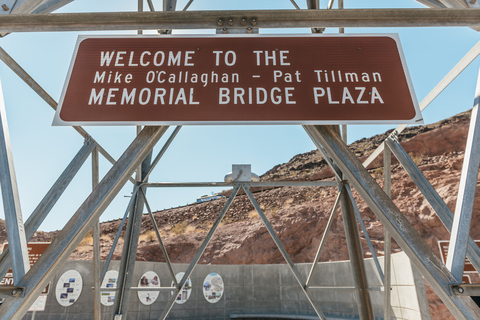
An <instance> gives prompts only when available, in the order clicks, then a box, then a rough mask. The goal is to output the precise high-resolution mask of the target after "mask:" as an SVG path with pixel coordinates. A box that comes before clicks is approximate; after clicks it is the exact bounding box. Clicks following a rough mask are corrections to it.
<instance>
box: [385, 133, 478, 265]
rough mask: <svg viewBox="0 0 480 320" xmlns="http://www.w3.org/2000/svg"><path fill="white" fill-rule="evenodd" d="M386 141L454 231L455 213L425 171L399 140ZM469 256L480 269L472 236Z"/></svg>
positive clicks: (435, 209)
mask: <svg viewBox="0 0 480 320" xmlns="http://www.w3.org/2000/svg"><path fill="white" fill-rule="evenodd" d="M385 143H386V145H387V146H388V148H389V149H390V150H391V151H392V152H393V154H394V155H395V157H396V158H397V160H398V162H400V164H401V165H402V166H403V168H404V169H405V171H406V172H407V173H408V175H409V176H410V178H412V180H413V182H414V183H415V185H416V186H417V188H418V189H419V190H420V192H421V193H422V194H423V196H424V197H425V199H426V200H427V201H428V203H429V204H430V206H432V208H433V210H434V211H435V213H436V214H437V216H438V218H439V219H440V221H442V223H443V225H444V226H445V228H446V229H447V230H448V232H452V225H453V213H452V211H451V210H450V208H449V207H448V206H447V204H446V203H445V201H443V199H442V198H441V197H440V196H439V195H438V193H437V191H435V188H433V186H432V185H431V184H430V182H429V181H428V180H427V178H425V176H424V175H423V173H422V172H421V171H420V169H418V167H417V166H416V165H415V163H414V162H413V160H412V159H411V158H410V156H409V155H408V153H407V152H406V151H405V149H403V148H402V146H401V145H400V143H399V142H398V141H397V140H394V139H392V138H388V139H387V140H385ZM467 256H468V259H469V260H470V262H471V263H472V265H473V266H474V267H475V269H476V270H477V271H478V270H480V248H479V247H478V245H477V244H476V243H475V240H473V239H472V238H471V237H469V239H468V248H467Z"/></svg>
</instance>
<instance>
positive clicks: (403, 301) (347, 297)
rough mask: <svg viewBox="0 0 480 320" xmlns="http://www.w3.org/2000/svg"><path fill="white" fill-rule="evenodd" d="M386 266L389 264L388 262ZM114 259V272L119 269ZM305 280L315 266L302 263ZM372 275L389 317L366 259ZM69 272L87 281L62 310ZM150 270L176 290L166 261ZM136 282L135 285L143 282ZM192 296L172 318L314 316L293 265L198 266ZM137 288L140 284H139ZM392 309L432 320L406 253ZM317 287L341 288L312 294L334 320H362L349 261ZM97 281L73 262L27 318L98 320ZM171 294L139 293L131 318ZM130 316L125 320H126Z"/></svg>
mask: <svg viewBox="0 0 480 320" xmlns="http://www.w3.org/2000/svg"><path fill="white" fill-rule="evenodd" d="M381 263H382V264H383V262H382V260H381ZM118 266H119V262H118V261H113V262H112V264H111V266H110V269H115V270H118ZM297 266H298V269H299V271H300V273H301V274H302V277H304V279H306V276H307V274H308V272H309V269H310V267H311V265H310V264H299V265H297ZM366 266H367V274H368V279H369V286H370V287H371V288H372V290H371V291H370V294H371V298H372V302H373V308H374V312H375V317H376V318H377V319H383V291H381V282H380V280H379V277H378V275H377V272H376V270H375V269H374V268H375V267H374V264H373V261H372V260H371V259H367V260H366ZM186 269H187V265H185V264H175V265H174V270H175V272H181V271H185V270H186ZM68 270H77V271H78V272H79V273H80V274H81V276H82V279H83V290H82V293H81V295H80V296H79V298H78V299H77V300H76V301H75V303H73V304H72V305H71V306H68V307H64V306H61V305H60V304H59V303H58V302H57V299H56V297H55V294H56V292H55V291H56V290H55V288H56V285H57V282H58V280H59V278H60V276H61V275H62V274H63V273H64V272H65V271H68ZM147 271H154V272H156V273H157V274H158V275H159V277H160V281H161V285H162V287H166V286H170V284H171V281H172V279H171V277H170V274H169V272H168V270H167V267H166V265H165V264H164V263H153V262H151V263H148V262H137V263H136V265H135V274H134V279H138V280H139V279H140V278H141V277H142V275H143V274H144V273H145V272H147ZM211 272H216V273H218V274H219V275H220V276H221V277H222V279H223V282H224V285H225V289H224V293H223V296H222V298H221V299H220V300H219V301H218V302H217V303H209V302H207V300H206V299H205V297H204V295H203V282H204V279H205V277H206V276H207V275H208V274H209V273H211ZM138 280H135V281H138ZM191 281H192V292H191V296H190V297H189V299H188V301H186V302H185V303H184V304H175V305H174V307H173V308H172V311H171V313H170V315H169V317H168V319H229V318H230V315H232V314H236V315H238V314H244V313H248V314H254V313H262V314H290V315H310V316H314V315H315V312H314V311H313V309H312V307H311V305H310V303H309V302H308V300H307V298H306V296H305V295H304V294H303V292H302V290H301V289H300V288H299V286H298V283H297V282H296V280H295V278H294V277H293V275H292V273H291V271H290V269H289V268H288V266H287V265H233V266H232V265H198V266H197V267H196V268H195V270H194V272H193V274H192V276H191ZM136 285H137V284H136V283H135V284H134V286H136ZM392 285H393V287H392V307H393V314H394V316H395V319H415V320H417V319H430V316H429V313H428V304H427V300H426V296H425V288H424V286H423V279H422V277H421V275H419V273H418V271H416V270H415V269H414V268H412V265H411V264H410V261H409V260H408V258H407V257H406V256H405V254H403V253H400V254H395V255H393V274H392ZM311 286H328V287H337V288H328V289H315V290H313V289H312V290H311V291H312V296H313V299H314V300H315V301H317V302H318V303H319V306H320V308H321V309H322V311H323V312H324V313H325V314H326V315H327V316H328V317H332V319H333V318H341V319H344V318H347V319H351V318H356V317H357V306H356V302H355V293H354V290H353V289H351V288H345V287H352V286H353V280H352V276H351V269H350V263H349V262H348V261H341V262H331V263H320V264H319V265H318V267H317V268H316V270H315V274H314V277H313V280H312V283H311ZM92 287H93V277H92V262H91V261H68V262H67V263H66V264H65V265H64V266H63V267H62V270H61V271H60V272H59V274H58V275H57V276H56V277H55V279H54V280H53V282H52V284H51V288H50V292H49V294H48V296H47V303H46V308H45V311H37V312H35V314H33V312H28V314H27V315H26V316H25V317H24V319H26V320H31V319H32V318H34V319H35V320H47V319H48V320H53V319H55V320H81V319H89V320H90V319H93V291H92ZM170 297H171V293H170V292H165V291H162V292H160V295H159V296H158V298H157V299H156V301H155V302H154V303H153V304H151V305H148V306H147V305H144V304H142V303H140V300H139V298H138V295H137V293H136V292H132V293H131V295H130V301H129V309H128V315H127V319H129V320H135V319H142V320H146V319H158V317H159V316H160V314H161V312H162V309H163V308H164V306H165V304H166V302H167V301H168V300H169V299H170ZM102 319H113V306H109V307H106V306H102ZM124 319H125V317H123V318H122V320H124Z"/></svg>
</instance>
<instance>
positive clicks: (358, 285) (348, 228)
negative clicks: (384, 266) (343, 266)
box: [340, 185, 383, 320]
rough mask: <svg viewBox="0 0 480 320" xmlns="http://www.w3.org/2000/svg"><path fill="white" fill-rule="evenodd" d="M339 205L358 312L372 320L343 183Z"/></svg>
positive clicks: (352, 215) (359, 248) (354, 224)
mask: <svg viewBox="0 0 480 320" xmlns="http://www.w3.org/2000/svg"><path fill="white" fill-rule="evenodd" d="M340 205H341V207H342V217H343V225H344V227H345V236H346V239H347V247H348V255H349V257H350V264H351V266H352V274H353V281H354V283H355V291H356V296H357V307H358V314H359V316H360V319H362V320H367V319H370V320H373V319H374V318H375V316H374V314H373V309H372V301H371V299H370V293H369V292H368V289H367V288H368V281H367V273H366V271H365V261H364V260H363V251H362V243H361V242H360V234H359V232H358V227H357V221H356V220H355V213H354V211H353V210H354V209H353V204H352V198H351V196H350V193H349V192H348V189H347V187H346V186H345V185H344V186H343V187H342V191H341V193H340ZM382 276H383V274H382ZM382 281H383V279H382Z"/></svg>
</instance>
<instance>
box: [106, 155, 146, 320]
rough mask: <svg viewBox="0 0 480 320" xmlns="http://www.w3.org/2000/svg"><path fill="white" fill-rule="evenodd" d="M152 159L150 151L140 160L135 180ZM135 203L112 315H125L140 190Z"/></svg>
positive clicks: (140, 209)
mask: <svg viewBox="0 0 480 320" xmlns="http://www.w3.org/2000/svg"><path fill="white" fill-rule="evenodd" d="M151 161H152V153H151V152H150V153H149V154H148V156H147V157H146V158H145V160H144V161H143V162H142V165H141V167H140V172H138V171H137V178H136V180H138V181H140V182H139V184H140V183H141V182H143V179H144V177H145V176H146V174H147V173H148V172H149V170H150V166H151ZM134 202H135V205H134V207H133V208H132V210H131V211H130V216H129V218H128V223H127V230H126V232H125V241H124V247H123V254H122V260H121V262H120V270H119V271H118V283H117V288H118V289H119V290H118V291H117V295H116V297H115V304H114V316H116V315H121V316H122V317H125V318H126V317H127V312H128V300H129V298H130V290H129V288H130V287H131V285H132V281H133V271H134V268H135V260H136V256H137V248H138V238H139V237H140V231H141V227H142V216H143V207H144V205H145V200H144V198H143V197H142V196H141V194H140V192H137V194H136V195H135V199H134Z"/></svg>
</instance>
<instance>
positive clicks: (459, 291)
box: [457, 287, 465, 293]
mask: <svg viewBox="0 0 480 320" xmlns="http://www.w3.org/2000/svg"><path fill="white" fill-rule="evenodd" d="M464 291H465V290H464V289H463V288H462V287H458V288H457V292H458V293H463V292H464Z"/></svg>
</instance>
